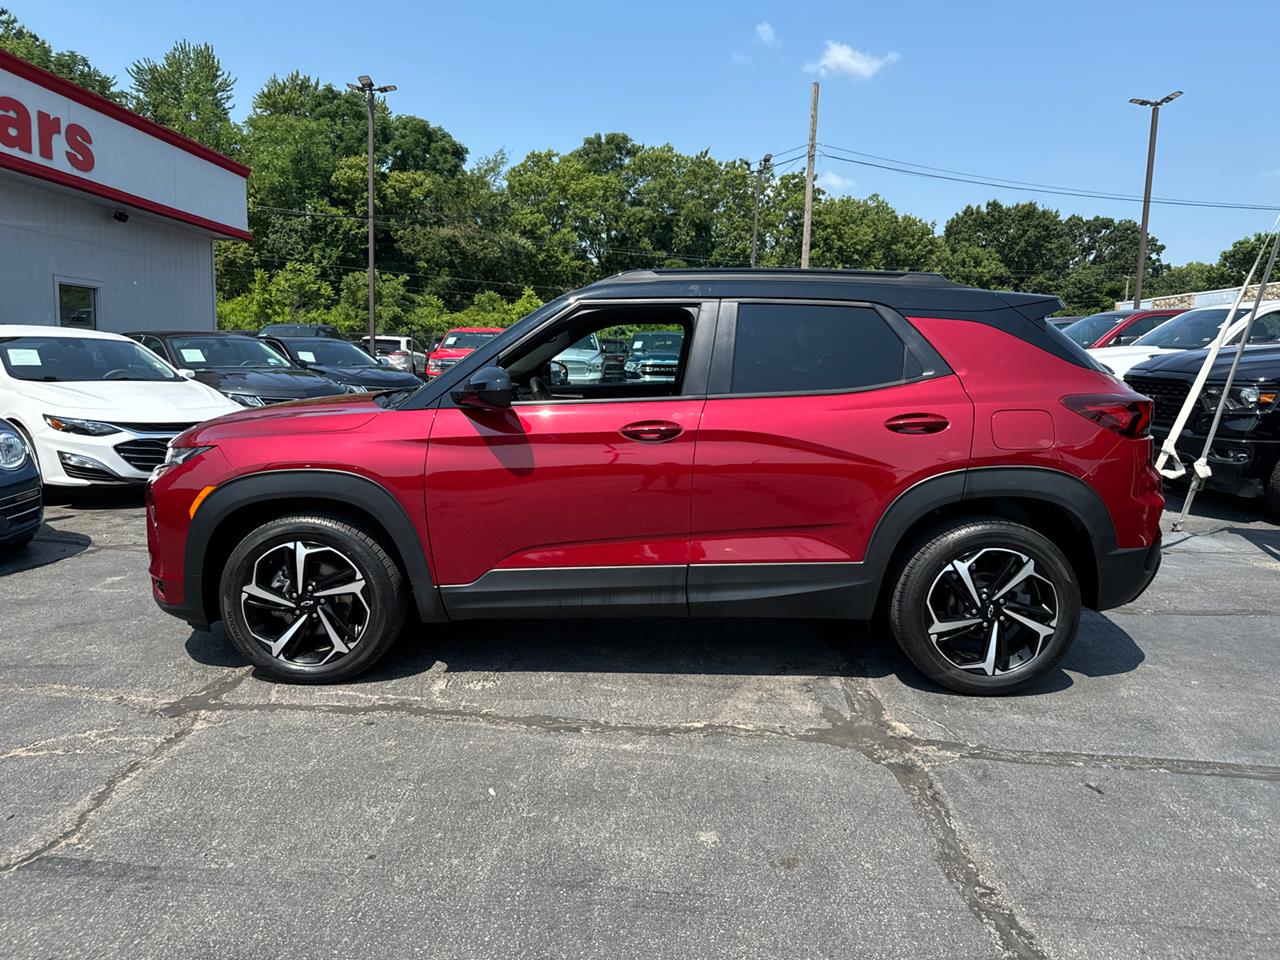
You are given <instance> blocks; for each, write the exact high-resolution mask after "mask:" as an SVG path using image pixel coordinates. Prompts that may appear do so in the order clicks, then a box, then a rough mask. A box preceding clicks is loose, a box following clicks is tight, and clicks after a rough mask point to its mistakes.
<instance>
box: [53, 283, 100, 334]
mask: <svg viewBox="0 0 1280 960" xmlns="http://www.w3.org/2000/svg"><path fill="white" fill-rule="evenodd" d="M58 323H59V325H60V326H64V327H76V328H77V329H80V330H97V329H98V288H97V287H86V286H84V285H83V284H78V283H62V282H59V283H58Z"/></svg>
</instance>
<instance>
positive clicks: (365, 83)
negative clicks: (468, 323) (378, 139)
mask: <svg viewBox="0 0 1280 960" xmlns="http://www.w3.org/2000/svg"><path fill="white" fill-rule="evenodd" d="M356 79H357V80H359V81H360V83H359V85H357V84H354V83H348V84H347V88H348V89H350V90H354V91H356V92H357V93H363V94H364V95H365V102H366V103H367V104H368V106H369V203H368V220H369V355H370V356H373V357H376V356H377V355H378V341H377V339H376V337H377V333H378V324H377V322H376V321H375V319H374V303H375V298H374V292H373V289H374V283H373V281H374V272H373V262H374V261H373V101H374V95H375V94H379V93H390V92H391V91H392V90H394V89H395V88H396V86H395V84H394V83H389V84H387V85H385V86H382V87H375V86H374V85H373V81H372V80H371V79H369V78H368V77H366V76H364V75H363V74H362V75H361V76H359V77H356Z"/></svg>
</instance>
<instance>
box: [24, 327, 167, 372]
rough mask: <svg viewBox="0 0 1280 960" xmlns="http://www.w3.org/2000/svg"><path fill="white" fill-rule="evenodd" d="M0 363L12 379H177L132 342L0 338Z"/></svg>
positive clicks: (85, 339)
mask: <svg viewBox="0 0 1280 960" xmlns="http://www.w3.org/2000/svg"><path fill="white" fill-rule="evenodd" d="M0 363H3V364H4V369H5V372H6V373H8V374H9V376H11V377H13V378H14V379H15V380H42V381H45V382H49V383H62V382H71V381H93V380H180V379H182V378H181V377H179V376H178V375H177V374H176V373H174V371H173V370H171V369H170V368H169V366H168V365H167V364H166V363H165V362H164V361H163V360H161V359H160V358H159V357H157V356H156V355H155V354H154V353H152V352H151V351H150V350H148V349H147V348H146V347H144V346H142V345H141V344H138V343H135V342H134V341H132V340H107V339H99V338H97V337H0Z"/></svg>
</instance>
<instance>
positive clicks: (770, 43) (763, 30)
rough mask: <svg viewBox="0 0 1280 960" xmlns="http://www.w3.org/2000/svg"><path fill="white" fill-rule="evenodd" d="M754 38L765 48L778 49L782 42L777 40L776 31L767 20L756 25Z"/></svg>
mask: <svg viewBox="0 0 1280 960" xmlns="http://www.w3.org/2000/svg"><path fill="white" fill-rule="evenodd" d="M756 36H757V37H758V38H759V39H760V42H761V43H763V44H764V45H765V46H766V47H780V46H782V41H781V40H779V39H778V31H776V30H774V29H773V24H772V23H769V22H768V21H767V20H765V21H762V22H761V23H757V24H756Z"/></svg>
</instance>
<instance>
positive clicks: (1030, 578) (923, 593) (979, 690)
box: [888, 518, 1080, 695]
mask: <svg viewBox="0 0 1280 960" xmlns="http://www.w3.org/2000/svg"><path fill="white" fill-rule="evenodd" d="M1028 562H1030V564H1031V566H1030V567H1027V565H1026V564H1027V563H1028ZM966 574H967V576H968V582H966V578H965V575H966ZM975 597H976V601H977V602H975ZM888 614H889V627H890V629H891V630H892V632H893V635H894V637H895V639H896V640H897V641H898V645H899V646H900V647H901V648H902V650H903V652H904V653H905V654H906V655H907V656H908V657H909V658H910V659H911V662H912V663H914V664H915V665H916V666H917V667H919V668H920V670H921V671H922V672H923V673H924V674H925V675H926V676H927V677H929V679H931V680H933V681H934V682H935V683H938V684H941V685H942V686H944V687H947V688H948V689H950V690H956V691H958V692H960V693H968V694H979V695H992V694H1003V693H1012V692H1013V691H1015V690H1019V689H1022V688H1023V687H1026V686H1027V685H1029V684H1031V683H1034V682H1035V681H1036V680H1038V679H1040V678H1041V677H1043V676H1044V675H1045V674H1046V673H1048V672H1049V671H1051V670H1053V669H1054V667H1056V666H1057V665H1058V663H1059V661H1061V660H1062V657H1063V656H1064V655H1065V654H1066V652H1067V648H1068V647H1069V646H1070V645H1071V641H1072V640H1073V639H1074V638H1075V634H1076V628H1077V627H1078V626H1079V623H1080V586H1079V583H1078V582H1077V580H1076V575H1075V571H1074V570H1073V569H1072V568H1071V564H1070V563H1069V562H1068V561H1067V558H1066V557H1065V556H1063V553H1062V551H1061V550H1059V549H1058V548H1057V547H1056V546H1055V545H1054V544H1053V543H1052V542H1051V541H1050V540H1048V539H1047V538H1045V537H1044V536H1042V535H1041V534H1039V533H1037V532H1036V531H1034V530H1032V529H1030V528H1029V527H1024V526H1022V525H1021V524H1017V523H1011V522H1009V521H1007V520H997V519H985V518H982V519H974V520H968V521H959V522H953V523H951V524H948V525H946V526H943V527H935V528H934V529H933V530H931V531H930V532H928V533H927V534H925V535H924V536H923V537H922V538H921V539H919V540H917V541H916V542H915V543H914V544H913V545H912V546H911V547H910V548H909V549H908V551H907V555H906V558H905V563H904V564H903V565H902V566H901V568H900V572H899V574H898V576H897V578H896V582H895V583H894V584H893V593H892V596H891V598H890V603H889V610H888ZM1032 622H1034V624H1035V626H1033V625H1032ZM941 624H949V625H955V626H953V627H952V628H951V629H943V630H936V629H934V630H931V628H936V627H937V626H939V625H941ZM993 631H994V633H995V636H996V641H997V642H996V643H995V644H994V645H993V644H992V643H991V637H992V634H993Z"/></svg>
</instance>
